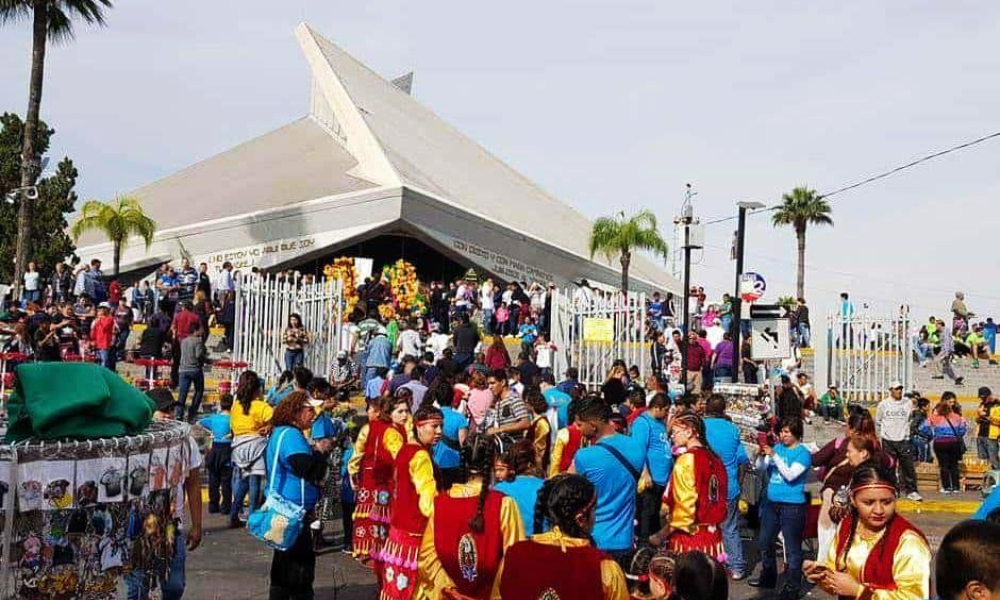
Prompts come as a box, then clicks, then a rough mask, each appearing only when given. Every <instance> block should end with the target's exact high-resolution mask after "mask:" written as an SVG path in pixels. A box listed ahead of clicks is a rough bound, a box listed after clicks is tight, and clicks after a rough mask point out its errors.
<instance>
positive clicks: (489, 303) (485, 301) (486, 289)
mask: <svg viewBox="0 0 1000 600" xmlns="http://www.w3.org/2000/svg"><path fill="white" fill-rule="evenodd" d="M479 306H480V307H482V309H483V310H493V286H492V285H484V286H483V289H481V290H480V291H479Z"/></svg>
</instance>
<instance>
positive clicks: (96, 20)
mask: <svg viewBox="0 0 1000 600" xmlns="http://www.w3.org/2000/svg"><path fill="white" fill-rule="evenodd" d="M105 8H111V0H53V1H50V3H49V9H48V10H49V24H48V31H49V34H48V36H49V40H50V41H51V42H52V43H53V44H60V43H64V42H70V41H73V38H74V37H75V36H76V33H75V32H74V30H73V19H74V18H79V19H81V20H82V21H83V22H85V23H87V24H88V25H104V24H105V23H106V20H105V17H104V9H105Z"/></svg>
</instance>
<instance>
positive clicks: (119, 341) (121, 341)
mask: <svg viewBox="0 0 1000 600" xmlns="http://www.w3.org/2000/svg"><path fill="white" fill-rule="evenodd" d="M130 333H132V332H131V331H130V330H128V329H122V330H121V331H119V332H118V337H117V338H115V352H117V354H116V357H117V358H118V360H125V346H127V345H128V336H129V334H130Z"/></svg>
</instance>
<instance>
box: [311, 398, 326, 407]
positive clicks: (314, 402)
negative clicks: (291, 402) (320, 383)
mask: <svg viewBox="0 0 1000 600" xmlns="http://www.w3.org/2000/svg"><path fill="white" fill-rule="evenodd" d="M309 406H311V407H313V408H319V407H321V406H323V401H322V400H317V399H315V398H310V399H309Z"/></svg>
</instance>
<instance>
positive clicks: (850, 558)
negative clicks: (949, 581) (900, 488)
mask: <svg viewBox="0 0 1000 600" xmlns="http://www.w3.org/2000/svg"><path fill="white" fill-rule="evenodd" d="M852 520H853V517H852V516H848V517H847V518H846V519H844V520H843V521H841V522H840V527H839V528H838V529H837V539H836V542H835V543H833V544H831V545H830V551H829V553H828V554H827V555H826V560H825V561H824V562H823V564H824V565H825V566H826V568H827V569H829V570H831V571H846V572H847V573H848V574H850V575H851V577H853V578H854V580H855V581H857V582H858V583H860V584H861V585H862V586H864V591H863V592H862V593H861V595H860V596H858V598H859V599H860V600H919V599H923V598H930V587H931V585H930V584H931V549H930V547H929V546H928V545H927V540H926V538H924V534H922V533H921V532H920V530H919V529H917V528H916V527H915V526H914V525H913V524H912V523H910V522H909V521H907V520H906V519H904V518H903V517H901V516H899V515H896V516H895V517H893V518H892V520H891V521H890V522H889V524H888V525H887V526H885V527H884V528H882V531H880V532H879V533H877V534H876V535H874V536H871V537H868V538H866V537H864V536H863V535H861V533H860V529H858V530H856V531H855V532H854V537H853V539H852V540H851V544H850V547H848V545H847V541H848V538H850V537H851V527H852V525H851V523H852Z"/></svg>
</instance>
